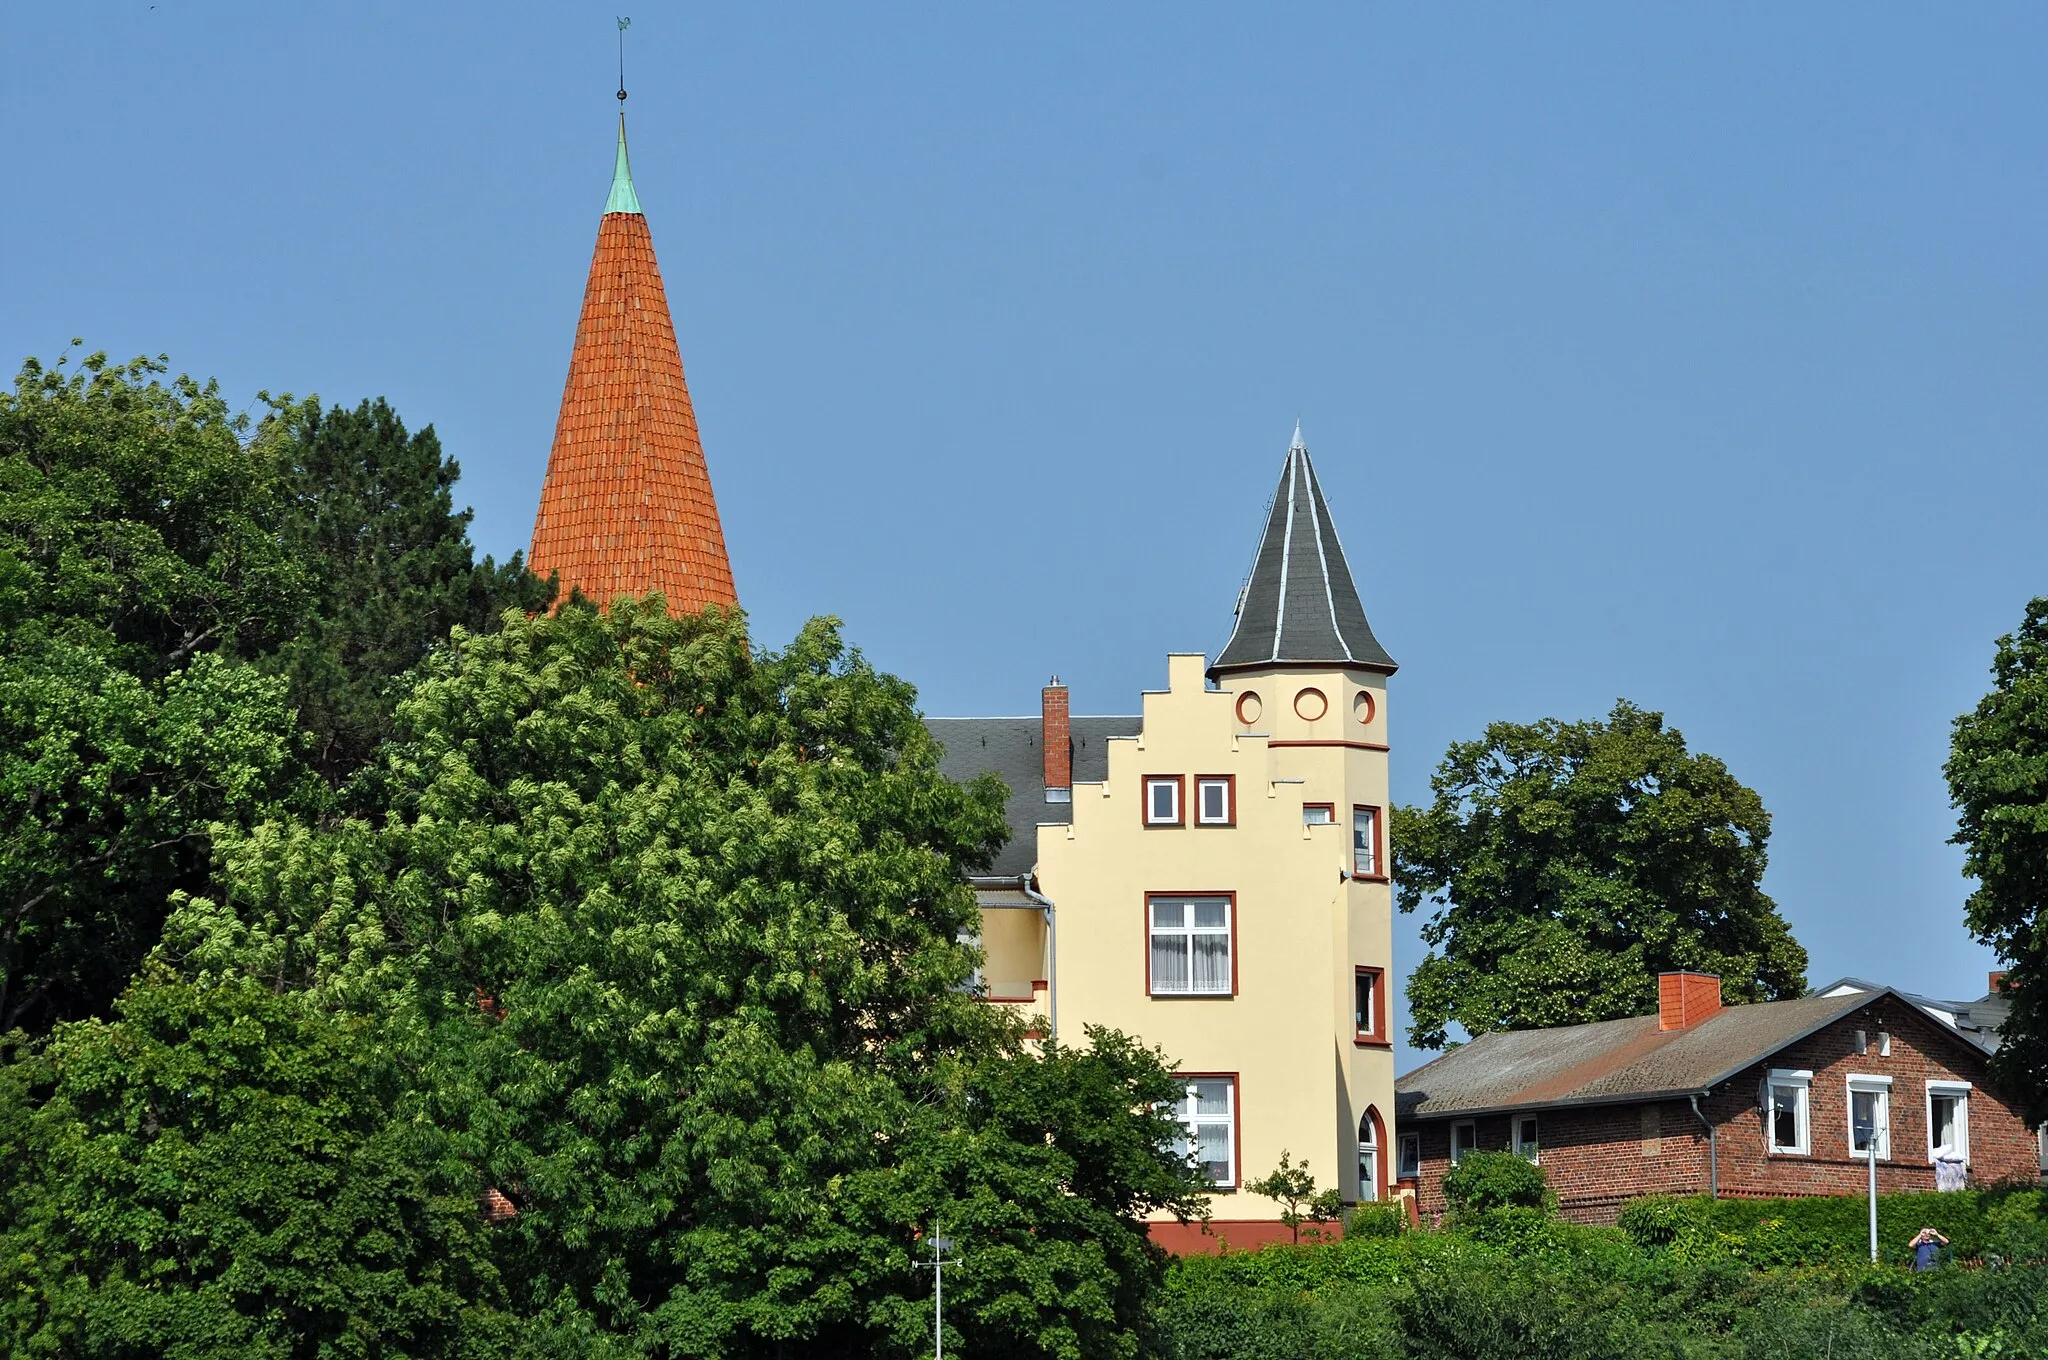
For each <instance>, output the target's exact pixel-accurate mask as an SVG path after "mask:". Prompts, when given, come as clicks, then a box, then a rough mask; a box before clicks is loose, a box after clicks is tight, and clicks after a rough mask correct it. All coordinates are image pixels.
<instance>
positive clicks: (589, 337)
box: [527, 122, 738, 613]
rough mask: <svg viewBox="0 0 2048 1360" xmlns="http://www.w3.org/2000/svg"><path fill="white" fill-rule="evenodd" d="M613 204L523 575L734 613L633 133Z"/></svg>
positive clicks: (601, 224) (603, 596)
mask: <svg viewBox="0 0 2048 1360" xmlns="http://www.w3.org/2000/svg"><path fill="white" fill-rule="evenodd" d="M619 138H620V140H619V151H618V159H617V168H616V171H615V176H614V189H613V195H612V199H611V202H610V203H609V204H608V205H607V206H608V207H609V206H616V205H619V204H621V203H622V202H627V201H629V202H630V203H631V206H632V208H633V211H618V212H606V213H605V214H604V216H603V217H602V218H600V219H599V221H598V228H597V250H596V252H595V254H594V255H593V256H592V257H591V261H590V278H589V282H588V283H587V284H585V286H584V290H583V315H582V317H581V319H580V320H578V321H577V323H576V343H575V347H574V348H573V349H572V350H571V351H570V355H569V376H568V379H567V381H566V382H564V384H563V386H562V409H561V414H560V415H559V416H558V417H557V418H556V421H555V442H554V446H553V448H552V449H550V451H549V453H548V472H547V480H546V481H545V482H544V483H543V484H542V487H541V493H540V511H539V513H538V514H537V515H535V517H534V521H533V546H532V548H531V550H530V551H529V552H528V554H527V565H528V566H529V567H531V568H532V569H533V570H534V571H536V572H538V573H540V574H541V575H543V576H545V575H547V574H548V573H549V572H551V571H554V572H559V573H561V590H562V596H563V597H564V598H566V597H567V596H568V593H569V590H570V588H571V587H581V588H582V590H583V593H584V594H585V595H587V596H589V597H591V598H592V599H594V600H596V601H597V602H599V603H600V604H603V603H608V602H609V601H611V600H612V599H613V598H615V597H616V596H619V595H644V594H646V593H647V592H648V591H650V590H659V591H661V592H663V593H664V594H665V595H666V596H667V597H668V604H669V608H670V609H671V610H674V611H676V612H679V613H695V612H697V611H698V610H700V609H702V608H704V607H705V606H706V605H711V604H717V605H724V606H726V607H728V608H729V607H731V606H733V605H735V604H737V603H738V596H737V594H736V593H735V591H734V590H733V582H732V563H731V561H730V559H728V557H727V556H726V551H725V532H724V530H723V529H722V528H721V527H720V525H719V521H718V503H717V501H716V500H715V499H714V498H713V496H712V494H711V474H710V472H709V470H708V469H707V468H706V466H705V463H704V448H703V445H702V443H701V442H700V441H699V439H698V435H697V413H696V411H695V409H694V408H693V407H692V406H691V404H690V389H689V387H688V385H687V384H686V383H685V382H684V381H683V359H682V354H681V352H680V351H679V350H678V349H677V347H676V332H675V325H674V323H673V322H672V321H671V320H670V318H669V311H668V297H667V294H666V293H664V292H663V290H662V286H661V269H660V267H659V266H658V265H656V263H655V260H654V238H653V236H652V235H651V234H649V232H648V230H647V219H646V217H644V216H643V215H641V213H640V212H639V211H638V207H639V200H638V199H637V198H634V197H632V195H631V194H630V188H631V180H630V177H626V178H625V181H624V182H625V184H626V186H627V189H628V191H629V192H628V194H627V196H626V198H625V199H624V200H622V199H621V197H620V195H619V192H618V188H617V185H618V182H619V178H620V177H622V176H626V160H625V156H626V149H625V127H624V123H623V122H621V124H620V132H619Z"/></svg>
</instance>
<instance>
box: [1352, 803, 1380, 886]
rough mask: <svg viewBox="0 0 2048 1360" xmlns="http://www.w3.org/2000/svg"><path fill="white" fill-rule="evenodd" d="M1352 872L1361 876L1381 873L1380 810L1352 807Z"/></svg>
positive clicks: (1376, 876) (1372, 876)
mask: <svg viewBox="0 0 2048 1360" xmlns="http://www.w3.org/2000/svg"><path fill="white" fill-rule="evenodd" d="M1351 872H1352V873H1353V874H1354V875H1356V876H1357V877H1359V878H1378V877H1379V875H1380V810H1379V809H1378V808H1375V807H1355V808H1353V809H1351Z"/></svg>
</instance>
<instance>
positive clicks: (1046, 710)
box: [1038, 675, 1074, 803]
mask: <svg viewBox="0 0 2048 1360" xmlns="http://www.w3.org/2000/svg"><path fill="white" fill-rule="evenodd" d="M1038 697H1039V704H1040V711H1041V714H1042V720H1041V723H1040V726H1039V732H1040V736H1039V741H1040V744H1041V746H1042V747H1043V749H1044V752H1045V799H1046V801H1047V802H1048V803H1054V802H1065V801H1066V798H1065V797H1061V798H1055V797H1054V796H1053V790H1055V789H1057V790H1059V791H1060V792H1061V793H1062V794H1067V791H1068V790H1070V789H1072V788H1073V787H1074V729H1073V724H1072V723H1070V722H1069V721H1068V719H1067V687H1066V686H1065V685H1063V684H1061V683H1060V678H1059V677H1058V676H1057V675H1055V676H1054V677H1053V678H1052V683H1051V684H1049V685H1047V686H1046V687H1045V688H1044V689H1042V690H1040V691H1039V696H1038ZM1068 796H1071V795H1068Z"/></svg>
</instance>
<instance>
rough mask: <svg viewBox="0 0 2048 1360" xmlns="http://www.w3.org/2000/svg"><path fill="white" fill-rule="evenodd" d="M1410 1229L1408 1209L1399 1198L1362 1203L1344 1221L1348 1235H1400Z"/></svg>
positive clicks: (1345, 1231) (1345, 1232)
mask: <svg viewBox="0 0 2048 1360" xmlns="http://www.w3.org/2000/svg"><path fill="white" fill-rule="evenodd" d="M1406 1231H1408V1209H1407V1206H1406V1205H1404V1204H1402V1203H1401V1202H1400V1201H1399V1200H1386V1201H1382V1202H1381V1203H1378V1204H1361V1205H1359V1206H1358V1207H1357V1208H1356V1209H1353V1210H1352V1211H1351V1217H1349V1218H1348V1219H1346V1220H1345V1222H1344V1235H1345V1236H1346V1237H1399V1236H1400V1235H1401V1234H1402V1233H1404V1232H1406Z"/></svg>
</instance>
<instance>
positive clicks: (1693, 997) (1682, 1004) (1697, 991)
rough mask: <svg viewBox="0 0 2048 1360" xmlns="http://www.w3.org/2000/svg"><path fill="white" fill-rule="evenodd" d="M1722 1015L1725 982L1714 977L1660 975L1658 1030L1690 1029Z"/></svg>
mask: <svg viewBox="0 0 2048 1360" xmlns="http://www.w3.org/2000/svg"><path fill="white" fill-rule="evenodd" d="M1720 1011H1721V979H1720V978H1719V977H1717V976H1715V975H1714V974H1712V973H1690V972H1675V973H1659V974H1657V1028H1658V1029H1660V1030H1673V1029H1689V1028H1691V1027H1692V1026H1694V1025H1697V1024H1698V1023H1699V1022H1700V1021H1702V1020H1705V1019H1707V1018H1708V1017H1709V1016H1713V1015H1718V1014H1719V1013H1720Z"/></svg>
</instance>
